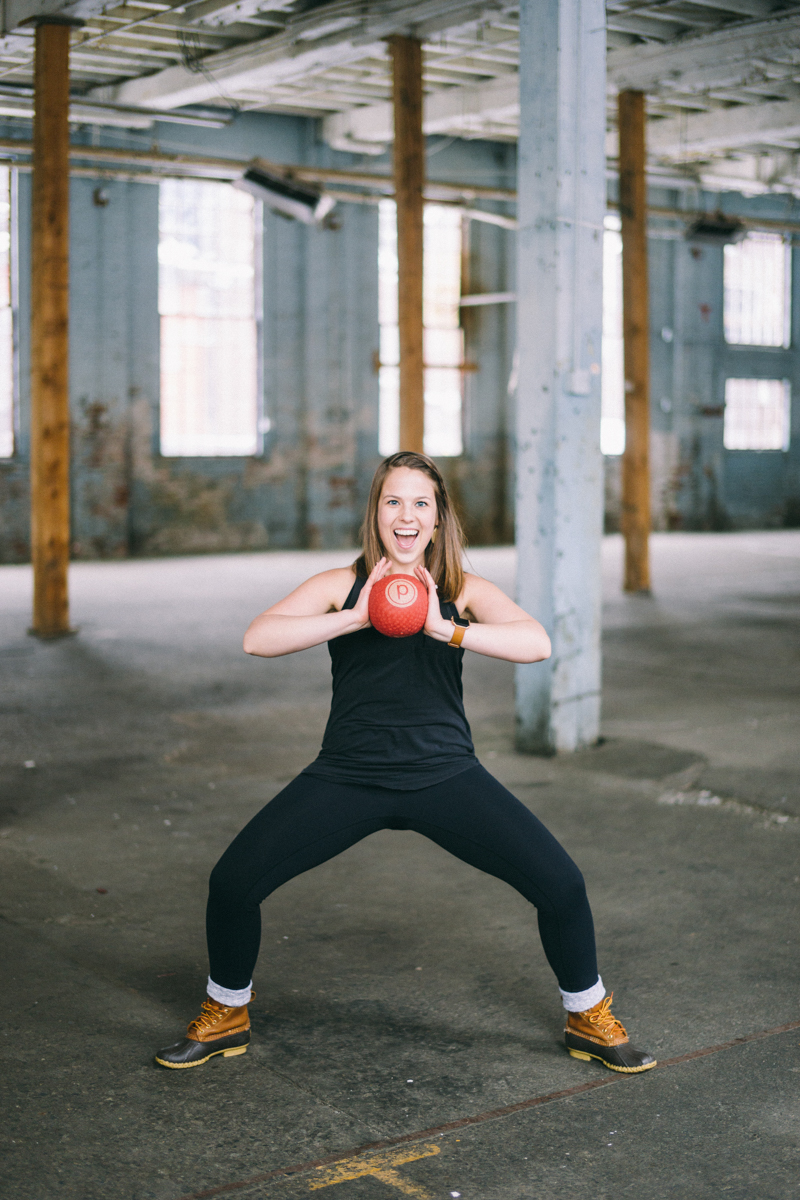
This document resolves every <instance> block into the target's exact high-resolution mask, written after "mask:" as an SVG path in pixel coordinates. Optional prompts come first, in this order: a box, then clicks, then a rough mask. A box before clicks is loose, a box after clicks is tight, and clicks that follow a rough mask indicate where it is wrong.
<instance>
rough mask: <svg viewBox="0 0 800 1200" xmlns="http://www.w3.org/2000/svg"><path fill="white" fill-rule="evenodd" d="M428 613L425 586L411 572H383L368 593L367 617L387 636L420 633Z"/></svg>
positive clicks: (379, 631) (406, 635)
mask: <svg viewBox="0 0 800 1200" xmlns="http://www.w3.org/2000/svg"><path fill="white" fill-rule="evenodd" d="M427 615H428V592H427V589H426V588H425V587H424V586H423V584H421V583H420V581H419V580H418V579H415V578H414V576H413V575H385V576H384V578H383V579H379V580H378V582H377V583H376V584H374V586H373V588H372V591H371V592H370V594H369V619H370V621H371V622H372V624H373V625H374V627H375V628H376V629H377V631H378V633H383V634H385V635H386V637H410V636H411V634H412V633H419V631H420V629H422V626H423V625H424V624H425V618H426V617H427Z"/></svg>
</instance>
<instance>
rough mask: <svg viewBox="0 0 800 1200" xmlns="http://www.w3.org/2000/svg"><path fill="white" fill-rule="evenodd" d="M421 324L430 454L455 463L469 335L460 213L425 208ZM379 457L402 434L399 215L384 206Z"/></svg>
mask: <svg viewBox="0 0 800 1200" xmlns="http://www.w3.org/2000/svg"><path fill="white" fill-rule="evenodd" d="M423 252H424V272H423V284H422V287H423V323H424V326H425V330H424V339H425V340H424V356H425V452H426V454H431V455H434V456H437V455H457V454H461V453H462V450H463V436H462V429H461V409H462V372H461V367H462V364H463V361H464V335H463V330H462V329H461V327H460V309H459V301H460V299H461V213H460V212H459V211H458V210H457V209H454V208H447V207H445V206H444V205H437V204H426V205H425V229H424V251H423ZM378 320H379V323H380V361H381V368H380V384H379V386H380V423H379V432H378V445H379V450H380V452H381V454H394V452H395V451H396V450H398V449H399V448H400V447H399V430H400V368H399V366H398V363H399V362H400V339H399V335H398V329H397V209H396V206H395V202H394V200H382V201H381V203H380V208H379V232H378Z"/></svg>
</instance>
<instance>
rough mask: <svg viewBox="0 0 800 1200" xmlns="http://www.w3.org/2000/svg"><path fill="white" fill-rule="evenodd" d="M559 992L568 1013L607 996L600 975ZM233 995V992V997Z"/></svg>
mask: <svg viewBox="0 0 800 1200" xmlns="http://www.w3.org/2000/svg"><path fill="white" fill-rule="evenodd" d="M558 990H559V991H560V992H561V999H562V1000H563V1002H564V1008H565V1009H566V1010H567V1012H586V1010H587V1009H588V1008H594V1006H595V1004H599V1003H600V1001H601V1000H602V999H603V997H604V996H605V994H606V989H605V987H604V986H603V981H602V979H601V978H600V976H599V975H598V976H597V983H595V984H594V985H593V986H592V987H590V988H586V990H585V991H584V992H565V991H564V989H563V988H559V989H558ZM233 994H234V993H233V992H231V995H233Z"/></svg>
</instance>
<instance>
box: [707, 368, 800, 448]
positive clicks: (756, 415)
mask: <svg viewBox="0 0 800 1200" xmlns="http://www.w3.org/2000/svg"><path fill="white" fill-rule="evenodd" d="M790 411H791V392H790V389H789V381H788V380H787V379H726V380H725V425H724V431H723V441H724V444H725V449H726V450H788V449H789V419H790Z"/></svg>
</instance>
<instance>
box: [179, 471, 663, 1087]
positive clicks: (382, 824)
mask: <svg viewBox="0 0 800 1200" xmlns="http://www.w3.org/2000/svg"><path fill="white" fill-rule="evenodd" d="M462 553H463V541H462V537H461V529H460V526H459V523H458V518H457V517H456V514H455V512H454V511H453V509H452V506H451V504H450V500H449V497H448V495H447V488H446V487H445V483H444V480H443V478H442V476H441V473H440V472H439V469H438V467H437V466H436V464H435V463H434V462H433V461H432V460H431V459H429V458H426V457H425V455H422V454H414V453H411V452H401V453H399V454H394V455H392V456H391V457H390V458H388V459H386V461H385V462H383V463H382V464H381V466H380V467H379V468H378V470H377V472H376V474H375V478H374V480H373V483H372V488H371V490H370V496H369V501H368V504H367V513H366V517H365V520H364V528H363V551H362V554H361V555H360V556H359V558H358V559H357V561H356V562H355V563H354V564H353V565H352V567H344V568H341V569H338V570H333V571H324V572H323V573H322V574H321V575H315V576H314V577H313V578H312V579H309V580H308V581H307V582H306V583H304V584H302V585H301V586H300V587H299V588H297V589H296V590H295V591H294V592H292V593H291V595H289V596H287V597H286V598H285V599H284V600H281V601H280V602H279V603H278V604H274V605H273V606H272V608H269V609H267V611H266V612H263V613H262V614H261V615H260V616H258V617H256V619H255V620H254V621H253V622H252V624H251V625H250V628H249V629H248V630H247V632H246V634H245V637H244V649H245V650H246V651H247V653H248V654H255V655H258V656H260V657H262V658H274V657H277V656H279V655H283V654H292V653H294V652H295V651H298V650H305V649H307V648H308V647H310V646H317V645H319V644H320V643H321V642H327V643H328V650H329V653H330V656H331V664H332V671H333V700H332V704H331V713H330V717H329V719H328V724H327V727H326V729H325V735H324V737H323V741H322V747H321V749H320V752H319V754H318V756H317V758H316V759H315V760H314V762H312V763H310V764H309V766H307V767H306V768H305V770H304V771H303V772H302V773H301V774H300V775H299V776H298V777H297V778H296V779H295V780H293V782H292V783H290V784H289V786H288V787H286V788H284V789H283V791H282V792H280V793H279V794H278V795H277V796H276V797H275V798H274V800H271V801H270V803H269V804H267V805H266V807H265V808H263V809H262V810H261V812H260V813H258V814H257V816H255V817H254V818H253V820H252V821H251V822H250V823H249V825H247V826H246V827H245V828H244V829H243V830H242V832H241V833H240V834H239V836H238V837H237V838H235V840H234V841H233V842H232V843H231V845H230V846H229V847H228V849H227V850H226V852H225V854H224V855H223V856H222V858H221V859H220V861H219V862H218V863H217V865H216V867H215V868H214V870H213V872H212V874H211V881H210V889H209V898H208V909H207V917H206V929H207V934H208V950H209V963H210V972H209V977H208V981H207V992H208V996H207V998H206V1000H204V1001H203V1004H202V1009H201V1014H200V1016H199V1017H197V1018H196V1019H195V1020H194V1021H192V1022H191V1023H190V1025H189V1027H188V1030H187V1036H186V1037H184V1038H182V1039H181V1040H180V1041H178V1042H176V1043H175V1044H174V1045H172V1046H168V1047H166V1048H165V1049H164V1050H161V1051H159V1053H158V1054H157V1055H156V1061H157V1062H159V1063H160V1064H161V1065H162V1066H164V1067H172V1068H185V1067H193V1066H199V1065H200V1064H201V1063H204V1062H207V1061H208V1059H209V1058H211V1057H212V1056H213V1055H215V1054H222V1055H226V1056H227V1055H232V1054H243V1053H244V1052H245V1050H246V1049H247V1046H248V1043H249V1041H250V1021H249V1018H248V1012H247V1005H248V1003H249V1001H250V998H251V995H252V972H253V969H254V967H255V964H256V960H257V958H258V950H259V942H260V936H261V913H260V905H261V903H262V901H263V900H265V899H266V897H267V896H268V895H270V893H271V892H273V891H275V889H276V888H278V887H280V885H281V884H282V883H286V882H287V881H288V880H290V879H292V878H294V876H296V875H299V874H300V873H301V872H303V871H307V870H309V868H311V867H314V866H317V865H319V864H320V863H323V862H326V861H327V860H328V859H330V858H332V857H333V856H334V855H336V854H339V853H341V852H342V851H343V850H346V849H347V848H348V847H349V846H352V845H353V844H354V843H356V842H359V841H361V840H362V838H365V837H367V836H368V835H369V834H371V833H375V832H377V831H378V830H380V829H413V830H415V831H416V832H417V833H422V834H424V835H425V836H426V837H429V838H430V839H431V840H432V841H434V842H436V843H437V844H438V845H440V846H442V847H443V848H444V849H446V850H449V851H450V853H452V854H454V855H456V856H457V857H458V858H460V859H462V860H463V861H464V862H466V863H469V864H471V865H472V866H474V867H477V868H478V869H479V870H481V871H486V872H487V873H488V874H490V875H495V876H496V877H497V878H499V879H502V880H504V881H505V882H506V883H508V884H510V885H511V886H512V887H514V888H516V890H517V891H518V892H520V893H521V894H522V895H523V896H525V898H526V899H527V900H529V901H530V902H531V904H533V905H534V906H535V907H536V909H537V912H538V923H539V932H540V934H541V938H542V944H543V946H544V950H545V954H546V955H547V959H548V961H549V963H550V965H551V966H552V968H553V971H554V973H555V975H556V978H557V979H558V984H559V988H560V991H561V996H562V999H563V1003H564V1007H565V1008H566V1009H567V1012H568V1016H567V1029H566V1031H565V1036H566V1042H567V1048H568V1050H569V1052H570V1054H572V1055H574V1056H575V1057H577V1058H583V1059H587V1058H599V1059H600V1061H602V1062H604V1063H605V1064H606V1066H608V1067H611V1069H612V1070H615V1071H625V1072H631V1071H645V1070H647V1069H648V1068H649V1067H652V1066H655V1059H654V1058H653V1057H652V1056H651V1055H649V1054H645V1053H644V1052H642V1051H640V1050H634V1049H633V1048H632V1047H631V1046H630V1044H629V1042H628V1038H627V1034H626V1033H625V1030H624V1029H623V1028H622V1026H621V1025H620V1023H619V1021H617V1020H616V1018H615V1017H613V1016H612V1015H611V1013H610V1011H609V1005H610V1003H611V999H610V997H605V988H604V986H603V982H602V980H601V979H600V977H599V975H598V973H597V959H596V953H595V944H594V928H593V925H592V914H591V910H590V908H589V901H588V899H587V897H586V889H585V887H584V883H583V878H582V876H581V873H580V871H579V870H578V868H577V867H576V866H575V864H574V863H573V862H572V860H571V859H570V858H569V856H568V855H567V853H566V851H565V850H564V849H563V848H562V847H561V846H560V845H559V844H558V842H557V841H556V840H555V838H554V837H553V836H552V834H550V833H548V831H547V830H546V829H545V827H544V826H543V825H542V824H541V822H540V821H538V820H537V818H536V817H535V816H534V815H533V813H531V812H530V811H529V809H527V808H526V807H525V806H524V805H523V804H521V803H520V801H519V800H517V799H516V797H515V796H512V794H511V793H510V792H508V791H507V790H506V789H505V788H504V787H502V785H501V784H500V783H498V781H497V780H496V779H493V778H492V776H491V775H489V773H488V772H487V771H485V770H484V768H483V767H482V766H481V765H480V763H479V762H478V760H477V758H476V757H475V750H474V748H473V745H472V735H471V733H470V728H469V724H468V722H467V718H466V714H465V712H464V702H463V694H462V687H461V666H462V660H463V657H464V653H465V650H472V651H473V652H475V653H477V654H484V655H487V656H490V657H493V658H501V659H506V660H507V661H509V662H528V663H532V662H537V661H539V660H541V659H544V658H547V657H548V656H549V654H550V640H549V638H548V636H547V634H546V632H545V630H544V629H543V628H542V626H541V625H540V624H539V622H538V621H536V620H535V619H534V618H533V617H531V616H529V615H528V613H526V612H524V611H523V610H522V609H521V608H519V606H518V605H516V604H515V603H514V602H513V600H510V599H509V597H508V596H506V595H504V594H503V592H501V591H500V589H499V588H496V587H495V586H494V584H491V583H489V582H488V581H487V580H485V579H481V578H479V576H477V575H472V574H470V573H467V572H465V571H464V569H463V566H462ZM387 577H388V578H389V580H390V583H389V587H391V580H392V577H394V578H395V579H396V580H397V583H398V584H400V583H401V581H408V583H410V584H411V587H416V586H419V587H420V588H421V589H424V593H425V594H426V597H427V599H426V604H425V605H424V610H425V611H424V625H423V627H422V628H421V629H419V631H418V632H413V633H412V632H408V634H407V636H385V635H384V634H383V633H381V632H380V631H379V630H378V629H376V628H375V627H374V626H373V625H372V623H371V621H370V597H371V595H372V592H373V589H374V588H375V587H376V585H381V586H382V585H383V581H384V580H385V579H386V578H387ZM415 580H416V581H418V585H417V584H415ZM406 586H407V585H406Z"/></svg>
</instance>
